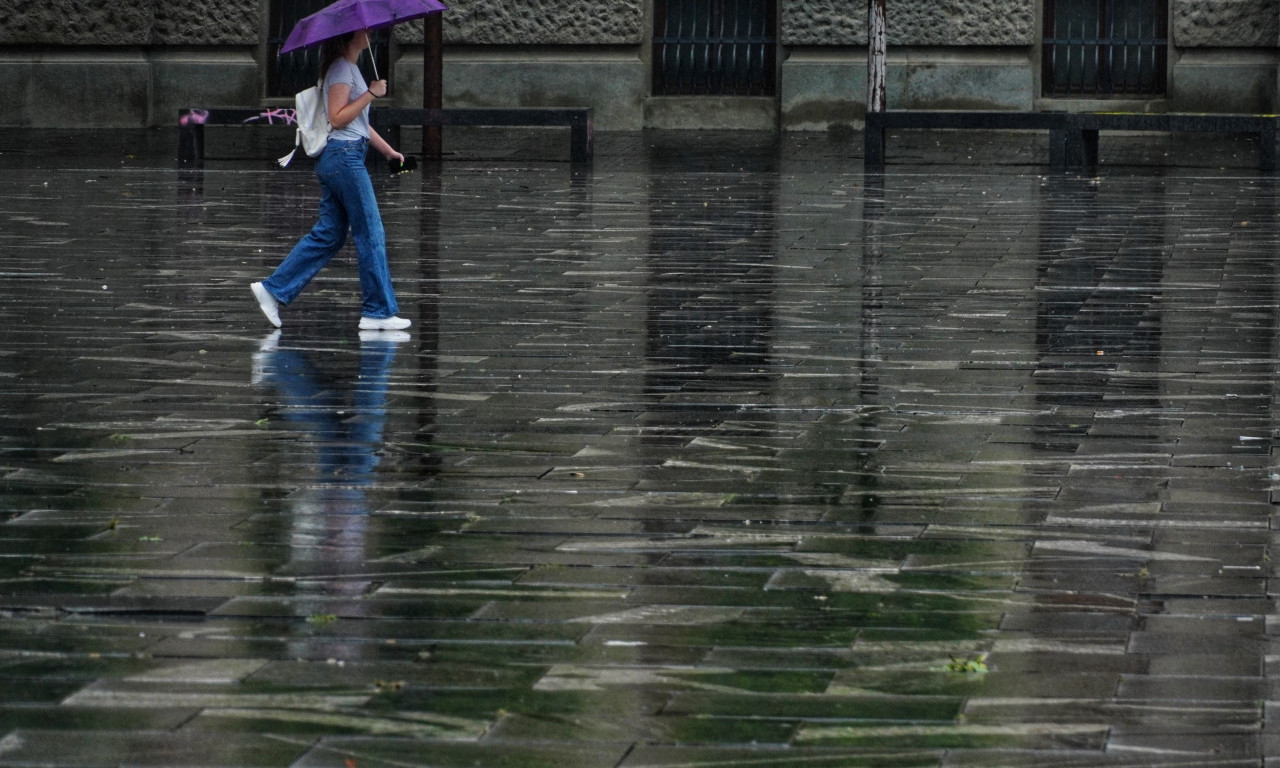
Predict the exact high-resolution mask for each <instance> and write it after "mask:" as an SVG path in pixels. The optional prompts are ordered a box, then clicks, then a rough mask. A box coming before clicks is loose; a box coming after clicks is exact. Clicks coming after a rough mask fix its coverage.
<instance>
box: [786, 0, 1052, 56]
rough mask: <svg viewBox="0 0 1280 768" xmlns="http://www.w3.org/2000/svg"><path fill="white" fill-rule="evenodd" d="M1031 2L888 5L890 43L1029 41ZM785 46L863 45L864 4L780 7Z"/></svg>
mask: <svg viewBox="0 0 1280 768" xmlns="http://www.w3.org/2000/svg"><path fill="white" fill-rule="evenodd" d="M1035 22H1036V2H1035V0H941V1H939V0H904V1H903V2H890V3H889V4H888V34H889V44H890V45H1033V44H1034V43H1035V41H1036V23H1035ZM781 23H782V27H781V31H780V35H781V38H782V42H783V43H784V44H786V45H865V44H866V42H867V6H866V3H865V2H852V3H851V2H846V0H798V1H797V2H785V3H783V5H782V22H781Z"/></svg>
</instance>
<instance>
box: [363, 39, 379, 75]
mask: <svg viewBox="0 0 1280 768" xmlns="http://www.w3.org/2000/svg"><path fill="white" fill-rule="evenodd" d="M366 50H368V51H369V63H370V64H372V65H373V79H374V80H381V79H382V78H380V77H378V57H377V56H375V55H373V41H372V40H370V41H369V47H368V48H367V49H366Z"/></svg>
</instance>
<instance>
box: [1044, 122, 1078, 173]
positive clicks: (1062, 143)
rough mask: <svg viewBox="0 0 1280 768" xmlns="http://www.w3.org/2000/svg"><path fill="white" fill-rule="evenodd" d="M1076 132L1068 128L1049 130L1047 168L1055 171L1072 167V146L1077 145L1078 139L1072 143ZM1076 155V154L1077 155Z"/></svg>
mask: <svg viewBox="0 0 1280 768" xmlns="http://www.w3.org/2000/svg"><path fill="white" fill-rule="evenodd" d="M1075 135H1076V131H1073V130H1070V129H1068V128H1050V129H1049V167H1050V168H1052V169H1053V170H1055V171H1062V170H1066V169H1067V168H1070V167H1072V166H1073V165H1074V164H1076V163H1073V162H1072V161H1073V160H1075V158H1074V157H1072V151H1071V150H1072V149H1073V146H1072V145H1073V144H1078V143H1079V139H1076V141H1074V142H1073V141H1072V138H1073V136H1075ZM1077 154H1078V153H1077Z"/></svg>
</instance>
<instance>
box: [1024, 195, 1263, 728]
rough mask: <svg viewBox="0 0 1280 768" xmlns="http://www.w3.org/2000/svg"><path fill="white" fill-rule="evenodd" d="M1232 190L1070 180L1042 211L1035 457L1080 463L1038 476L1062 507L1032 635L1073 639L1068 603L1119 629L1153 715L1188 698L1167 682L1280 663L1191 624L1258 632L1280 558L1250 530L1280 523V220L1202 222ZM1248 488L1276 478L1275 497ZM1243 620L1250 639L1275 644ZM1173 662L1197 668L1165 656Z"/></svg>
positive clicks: (1036, 582) (1033, 588)
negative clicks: (1278, 496) (1065, 624)
mask: <svg viewBox="0 0 1280 768" xmlns="http://www.w3.org/2000/svg"><path fill="white" fill-rule="evenodd" d="M1231 183H1234V181H1232V182H1231ZM1202 184H1203V185H1206V188H1203V189H1197V187H1198V186H1199V185H1202ZM1220 184H1221V182H1220V180H1216V179H1214V180H1205V181H1202V180H1198V179H1194V178H1189V177H1178V176H1171V177H1169V178H1159V179H1141V178H1135V179H1115V180H1112V179H1102V180H1101V181H1100V182H1099V181H1091V180H1085V179H1076V178H1071V177H1057V176H1055V177H1050V178H1049V179H1048V180H1047V183H1046V185H1045V186H1044V187H1043V189H1044V193H1043V197H1042V200H1041V203H1040V214H1039V215H1040V240H1039V242H1040V254H1039V259H1040V261H1039V265H1038V270H1037V282H1036V286H1035V301H1036V314H1035V316H1036V336H1035V344H1036V348H1035V352H1036V370H1035V376H1034V378H1033V387H1034V392H1035V401H1036V403H1037V405H1038V406H1039V408H1038V414H1039V415H1038V416H1037V417H1036V421H1035V423H1034V424H1033V436H1032V439H1034V440H1036V441H1037V442H1036V443H1034V444H1033V446H1032V447H1033V449H1035V450H1036V451H1037V452H1038V453H1039V455H1040V456H1041V457H1046V458H1048V459H1050V460H1054V459H1060V460H1061V464H1058V463H1056V462H1055V463H1052V464H1051V463H1046V462H1043V461H1041V462H1039V463H1038V464H1037V466H1038V467H1041V469H1038V470H1037V471H1040V472H1043V473H1045V474H1055V475H1056V476H1057V477H1058V478H1059V482H1060V484H1061V488H1060V491H1059V493H1058V494H1057V496H1056V498H1055V499H1054V500H1053V503H1052V506H1051V507H1049V508H1048V509H1045V510H1034V511H1037V512H1042V513H1044V514H1047V516H1048V517H1047V521H1046V522H1047V524H1048V525H1051V526H1053V532H1052V533H1051V534H1050V535H1047V536H1045V537H1044V538H1043V539H1042V540H1039V541H1037V542H1036V543H1035V547H1034V550H1033V554H1032V556H1031V558H1030V559H1029V560H1028V563H1027V568H1026V575H1025V576H1024V578H1023V580H1022V584H1021V586H1022V588H1023V589H1025V590H1027V591H1029V592H1031V593H1032V594H1033V595H1035V598H1034V600H1033V601H1032V602H1031V603H1030V609H1029V611H1028V615H1027V616H1025V617H1021V618H1019V619H1018V620H1016V621H1014V622H1012V623H1013V624H1016V625H1017V626H1019V627H1021V628H1024V629H1026V630H1029V631H1031V632H1043V633H1045V634H1050V633H1054V632H1060V631H1061V626H1062V616H1063V609H1064V604H1066V603H1072V604H1074V605H1075V606H1077V608H1078V609H1079V610H1081V611H1092V612H1095V613H1097V614H1105V618H1100V619H1098V623H1097V625H1096V626H1097V627H1099V628H1102V627H1105V633H1104V632H1103V631H1102V630H1100V631H1099V637H1100V638H1101V637H1109V638H1110V639H1111V642H1113V643H1114V644H1115V647H1119V648H1122V649H1124V651H1125V654H1126V655H1125V657H1124V659H1123V665H1122V666H1123V668H1124V669H1125V670H1127V674H1126V675H1125V676H1123V677H1120V678H1119V681H1120V682H1119V685H1118V686H1116V687H1115V689H1114V690H1116V691H1117V693H1116V695H1117V696H1119V697H1121V698H1129V697H1132V698H1133V699H1134V701H1135V705H1134V706H1135V707H1137V706H1141V707H1143V708H1146V709H1148V710H1152V711H1155V710H1158V709H1160V708H1163V707H1173V706H1176V705H1177V700H1178V699H1180V697H1179V696H1178V695H1176V694H1173V693H1171V691H1172V690H1173V689H1171V688H1169V689H1166V688H1162V687H1161V686H1159V685H1154V686H1151V685H1150V680H1151V679H1155V678H1161V679H1164V680H1169V679H1177V678H1179V677H1181V678H1184V679H1192V678H1194V677H1195V676H1197V675H1201V674H1202V673H1203V659H1204V658H1210V657H1211V656H1210V655H1209V654H1214V655H1218V654H1221V655H1218V656H1216V657H1215V658H1217V659H1220V660H1219V661H1215V663H1218V664H1229V665H1230V666H1231V668H1233V669H1242V670H1252V669H1262V668H1263V667H1264V666H1265V658H1264V657H1265V653H1264V651H1265V647H1266V646H1265V643H1261V644H1258V645H1257V650H1256V651H1254V650H1248V648H1249V646H1248V645H1247V644H1242V643H1235V644H1233V645H1227V646H1219V645H1217V643H1218V642H1219V639H1218V638H1217V636H1214V639H1209V638H1210V635H1209V634H1205V635H1204V636H1203V639H1202V638H1200V637H1197V636H1194V635H1192V634H1188V633H1187V627H1188V626H1190V625H1189V624H1187V623H1185V621H1184V620H1185V619H1187V618H1188V617H1196V618H1197V619H1203V618H1204V617H1213V616H1227V615H1231V614H1233V613H1235V612H1237V611H1239V612H1240V613H1241V614H1248V613H1250V610H1251V609H1249V608H1244V607H1243V606H1244V605H1246V603H1247V602H1248V600H1249V599H1250V598H1251V597H1252V596H1253V593H1254V590H1255V589H1256V585H1255V584H1253V583H1251V579H1248V578H1234V579H1233V578H1232V576H1233V574H1236V573H1239V574H1247V573H1255V572H1256V573H1263V572H1265V571H1266V568H1267V566H1266V563H1265V560H1266V555H1265V553H1266V551H1267V549H1268V547H1269V546H1270V544H1271V536H1270V532H1269V531H1268V530H1267V525H1266V524H1265V523H1261V524H1258V525H1256V526H1254V525H1251V521H1250V518H1251V517H1253V516H1255V515H1257V514H1259V513H1261V514H1263V515H1266V514H1269V512H1267V510H1268V509H1269V508H1270V505H1269V497H1268V493H1267V491H1266V488H1265V481H1264V480H1263V478H1262V477H1261V475H1262V474H1263V473H1264V472H1265V471H1266V470H1265V469H1264V468H1265V467H1266V465H1267V463H1269V457H1268V456H1267V452H1268V451H1269V443H1270V437H1271V434H1272V429H1273V426H1272V422H1273V420H1272V417H1271V410H1272V405H1271V404H1272V401H1273V392H1272V384H1271V378H1272V376H1273V369H1274V352H1273V345H1274V344H1275V328H1276V320H1277V318H1276V296H1275V293H1276V288H1275V267H1274V252H1273V250H1274V245H1273V244H1272V243H1269V242H1265V240H1266V239H1265V238H1259V239H1254V238H1255V236H1254V235H1253V234H1252V232H1251V231H1250V227H1249V222H1256V221H1274V220H1275V215H1276V210H1275V200H1274V195H1273V194H1272V195H1256V196H1255V195H1250V196H1249V202H1247V203H1243V205H1246V206H1249V207H1248V208H1245V209H1243V210H1242V209H1240V208H1234V209H1233V207H1232V206H1231V205H1223V204H1221V203H1220V202H1215V204H1214V205H1206V206H1199V205H1198V204H1197V201H1200V200H1209V199H1213V198H1214V197H1215V193H1217V195H1218V199H1219V201H1220V200H1221V199H1222V197H1223V195H1222V189H1223V187H1222V186H1219V185H1220ZM1135 187H1138V189H1137V190H1136V191H1137V192H1138V193H1137V194H1134V192H1135ZM1225 188H1227V189H1230V184H1228V185H1226V186H1225ZM1254 205H1256V206H1258V207H1257V208H1254V207H1252V206H1254ZM1164 457H1167V458H1164ZM1030 458H1031V459H1032V460H1033V461H1034V460H1035V459H1036V456H1035V455H1034V454H1032V455H1031V456H1030ZM1242 471H1244V472H1256V473H1258V475H1259V476H1260V477H1259V479H1258V480H1259V481H1258V482H1257V484H1256V488H1257V491H1256V493H1253V494H1251V493H1250V492H1249V491H1248V488H1247V486H1248V485H1249V480H1248V477H1247V475H1242V474H1240V472H1242ZM1228 473H1230V474H1228ZM1224 479H1225V480H1226V482H1223V480H1224ZM1251 497H1252V498H1251ZM1068 596H1069V597H1068ZM1242 620H1243V621H1244V622H1246V623H1244V624H1241V625H1240V627H1241V629H1240V631H1239V633H1238V634H1237V633H1233V635H1234V636H1233V637H1232V638H1231V639H1233V640H1239V639H1240V638H1242V637H1248V636H1250V635H1251V634H1256V635H1260V634H1262V633H1264V631H1265V630H1264V629H1263V622H1261V621H1254V620H1253V619H1252V618H1250V617H1249V616H1247V615H1244V616H1242ZM1252 625H1256V628H1254V627H1253V626H1252ZM1172 647H1177V648H1183V649H1186V652H1185V653H1178V654H1169V655H1162V656H1158V657H1157V656H1155V655H1153V654H1151V653H1150V652H1149V651H1150V649H1156V648H1172ZM1223 647H1225V648H1226V650H1222V648H1223ZM1197 654H1205V655H1197ZM1108 666H1115V667H1116V668H1120V666H1121V665H1120V664H1119V663H1118V662H1116V661H1111V662H1109V663H1108ZM1241 680H1242V689H1243V686H1244V685H1247V682H1245V681H1247V680H1248V676H1247V675H1242V677H1241ZM1108 685H1114V683H1108ZM1140 740H1141V739H1139V741H1140Z"/></svg>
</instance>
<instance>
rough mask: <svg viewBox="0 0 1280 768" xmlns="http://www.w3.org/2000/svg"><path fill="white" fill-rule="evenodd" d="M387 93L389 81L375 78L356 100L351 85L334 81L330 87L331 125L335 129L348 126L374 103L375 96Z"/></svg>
mask: <svg viewBox="0 0 1280 768" xmlns="http://www.w3.org/2000/svg"><path fill="white" fill-rule="evenodd" d="M386 95H387V81H386V80H374V81H373V82H372V83H369V90H367V91H365V92H364V93H362V94H360V98H358V99H356V100H355V101H350V99H351V86H350V85H347V84H346V83H334V84H333V85H332V86H330V87H329V125H331V126H333V127H334V128H335V129H342V128H346V127H347V126H348V125H351V121H352V120H355V119H356V117H357V116H359V114H360V112H361V111H363V110H364V108H365V107H367V106H369V105H370V104H372V103H373V100H374V99H375V98H378V97H381V96H386Z"/></svg>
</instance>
